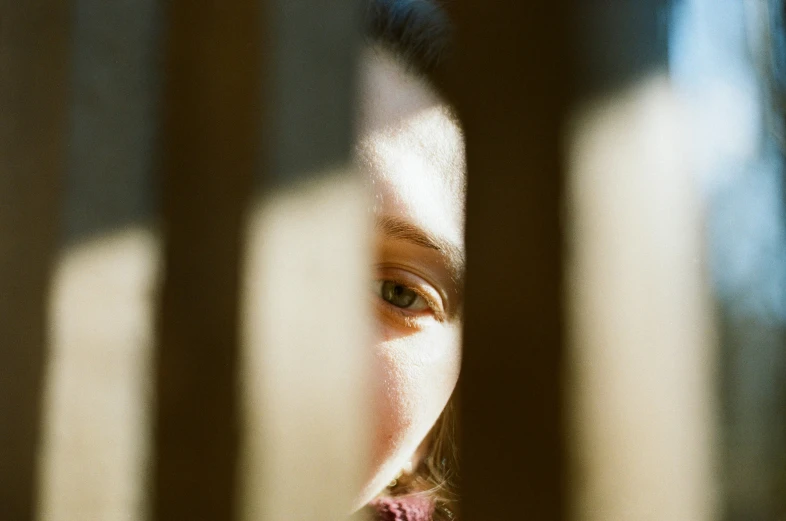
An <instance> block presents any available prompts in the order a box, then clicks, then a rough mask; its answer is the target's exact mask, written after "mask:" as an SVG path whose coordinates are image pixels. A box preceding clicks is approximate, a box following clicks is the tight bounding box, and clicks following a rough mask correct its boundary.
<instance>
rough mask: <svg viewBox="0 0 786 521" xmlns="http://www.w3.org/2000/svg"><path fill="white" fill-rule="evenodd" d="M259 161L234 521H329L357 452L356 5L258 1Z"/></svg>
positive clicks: (361, 233)
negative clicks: (238, 506)
mask: <svg viewBox="0 0 786 521" xmlns="http://www.w3.org/2000/svg"><path fill="white" fill-rule="evenodd" d="M265 4H266V8H267V14H266V15H265V17H264V18H265V19H266V20H267V22H268V24H269V25H268V29H266V35H267V36H269V37H268V38H267V43H268V45H269V47H268V48H266V51H267V52H266V57H268V58H269V60H268V61H267V66H268V68H269V71H270V73H269V76H268V77H269V78H270V81H269V82H267V83H266V84H265V85H264V93H265V98H264V105H265V107H266V111H267V113H266V116H267V117H266V118H265V120H264V131H265V137H266V139H265V141H264V146H265V149H266V152H267V153H266V157H265V161H264V163H263V164H264V170H263V174H264V175H263V176H262V179H261V184H262V187H263V191H262V194H261V196H260V198H259V201H258V205H257V206H256V210H257V211H256V212H255V214H254V217H253V219H252V220H251V221H250V223H249V224H250V226H249V228H248V230H249V260H248V261H247V265H246V273H247V279H246V283H247V284H248V286H247V290H248V293H247V295H246V300H245V305H246V309H245V312H244V318H245V321H244V322H245V323H244V330H245V334H246V336H245V340H246V345H245V352H244V372H245V373H244V376H245V377H246V381H245V386H244V387H245V390H246V397H245V398H246V409H245V414H246V416H245V419H246V421H247V423H246V428H247V431H246V433H245V434H246V436H245V440H246V441H245V444H244V447H245V449H246V452H245V453H244V457H245V458H247V459H246V460H245V463H246V465H245V468H244V471H245V472H244V475H245V477H246V478H247V482H246V484H245V488H244V491H245V500H244V508H245V512H244V519H246V520H247V521H257V520H259V519H270V520H279V519H281V520H284V519H286V520H288V521H310V520H314V519H342V518H344V517H346V516H347V515H348V513H349V512H350V511H351V510H352V507H353V506H358V505H353V500H354V501H357V498H355V497H353V496H355V495H356V494H357V489H358V488H359V485H360V483H359V482H360V478H361V469H362V466H361V465H362V462H363V461H364V457H365V456H366V454H367V453H368V451H367V439H368V436H367V435H366V430H367V429H368V426H369V425H370V424H371V422H370V421H369V420H368V418H367V415H366V409H367V403H366V401H367V400H366V393H365V389H366V386H365V383H366V382H365V367H366V365H370V364H367V359H366V353H368V346H367V344H366V340H367V335H366V331H367V325H366V312H367V310H366V304H367V299H366V298H365V296H366V294H367V289H366V288H367V285H366V282H365V281H367V280H369V271H370V269H369V266H370V259H368V250H369V246H368V238H367V236H368V234H369V230H370V227H369V226H368V225H367V223H366V220H367V218H368V215H367V211H368V204H367V200H366V198H365V197H364V193H363V189H362V186H361V180H360V177H359V176H358V174H357V172H356V170H355V169H354V168H353V167H352V152H353V149H352V146H353V142H354V139H353V126H354V125H353V123H354V116H355V107H356V103H355V91H356V87H355V81H356V76H357V72H356V71H357V58H358V54H359V44H360V30H359V29H360V26H361V25H360V15H361V9H360V2H359V1H357V0H352V1H349V2H293V1H289V0H271V1H268V2H266V3H265Z"/></svg>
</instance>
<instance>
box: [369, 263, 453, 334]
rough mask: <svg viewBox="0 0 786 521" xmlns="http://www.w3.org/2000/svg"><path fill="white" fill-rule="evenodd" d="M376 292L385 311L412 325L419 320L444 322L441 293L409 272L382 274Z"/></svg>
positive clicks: (374, 289)
mask: <svg viewBox="0 0 786 521" xmlns="http://www.w3.org/2000/svg"><path fill="white" fill-rule="evenodd" d="M373 292H374V295H375V296H376V298H377V299H378V300H379V302H380V306H381V307H382V308H383V311H385V312H386V313H387V314H393V315H395V316H397V317H400V318H404V319H405V320H406V322H407V324H408V325H411V324H413V322H412V321H413V320H416V319H417V320H418V321H422V320H425V319H428V318H432V319H436V320H439V321H442V320H443V319H444V316H445V312H444V304H443V303H442V298H441V296H440V294H439V292H438V291H437V290H436V289H435V288H434V287H433V286H432V285H431V284H430V283H429V282H428V281H427V280H425V279H424V278H422V277H420V276H418V275H416V274H414V273H412V272H409V271H407V270H403V269H391V268H386V269H383V270H380V272H379V273H378V276H377V278H376V280H375V281H374V283H373Z"/></svg>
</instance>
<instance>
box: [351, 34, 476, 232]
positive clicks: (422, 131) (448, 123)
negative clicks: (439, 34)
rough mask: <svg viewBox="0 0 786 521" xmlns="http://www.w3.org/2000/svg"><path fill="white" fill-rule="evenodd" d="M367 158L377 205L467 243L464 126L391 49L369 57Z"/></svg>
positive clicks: (365, 76) (363, 140)
mask: <svg viewBox="0 0 786 521" xmlns="http://www.w3.org/2000/svg"><path fill="white" fill-rule="evenodd" d="M362 63H363V67H362V82H361V92H360V94H361V111H360V118H359V121H358V129H359V143H358V153H359V159H360V164H361V166H362V168H363V170H364V173H365V175H366V176H367V178H368V179H369V184H370V186H371V188H372V190H373V193H374V197H375V208H374V209H375V212H376V213H377V214H380V215H391V216H395V217H400V218H403V219H406V220H408V221H410V222H412V223H413V224H414V225H416V226H419V227H421V228H423V229H425V230H426V231H428V232H431V233H434V234H437V235H439V236H441V237H444V238H445V239H447V240H449V241H451V242H454V243H455V244H458V245H460V244H461V243H462V242H463V217H464V187H465V175H464V171H465V163H464V141H463V136H462V133H461V130H460V128H459V126H458V125H457V123H456V121H455V118H454V117H453V116H452V114H451V111H450V109H449V107H448V106H447V105H446V104H445V103H444V102H443V101H442V100H441V99H440V98H439V96H437V94H436V93H435V92H434V91H433V90H432V89H430V88H429V86H428V85H427V84H426V83H425V82H424V81H422V80H421V79H420V78H417V77H415V76H413V75H412V74H410V73H409V72H407V71H406V69H405V68H404V67H403V66H401V64H399V63H398V62H397V61H396V60H395V59H394V58H391V57H390V56H389V55H387V54H386V53H384V52H383V51H379V50H375V49H370V50H368V51H367V52H366V54H365V56H364V59H363V62H362Z"/></svg>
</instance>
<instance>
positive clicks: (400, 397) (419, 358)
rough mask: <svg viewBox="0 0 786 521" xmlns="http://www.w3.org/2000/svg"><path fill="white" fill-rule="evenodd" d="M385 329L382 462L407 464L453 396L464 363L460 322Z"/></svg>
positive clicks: (378, 368)
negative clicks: (408, 330)
mask: <svg viewBox="0 0 786 521" xmlns="http://www.w3.org/2000/svg"><path fill="white" fill-rule="evenodd" d="M380 333H381V338H380V341H379V342H378V343H377V344H376V345H375V346H374V349H375V357H374V358H375V361H376V364H375V372H376V374H375V379H374V381H375V396H374V398H375V416H376V422H375V427H376V428H375V431H376V432H375V442H374V462H375V465H376V466H380V465H382V464H384V463H385V462H391V461H394V462H395V463H403V462H405V461H406V460H407V458H409V457H410V456H411V454H412V452H414V451H415V449H417V447H418V445H419V444H420V442H421V441H422V440H423V438H424V437H425V436H426V434H427V433H428V431H429V430H430V429H431V426H432V425H433V424H434V422H436V420H437V418H438V417H439V415H440V413H441V412H442V409H443V408H444V406H445V404H446V403H447V400H448V398H450V395H451V393H452V392H453V389H454V387H455V385H456V380H457V378H458V367H459V363H460V345H459V336H458V328H457V327H443V326H442V325H439V326H435V327H432V328H428V329H426V330H424V331H419V332H416V333H412V334H409V335H407V336H398V337H396V336H395V335H390V334H386V332H385V331H384V330H383V331H381V332H380Z"/></svg>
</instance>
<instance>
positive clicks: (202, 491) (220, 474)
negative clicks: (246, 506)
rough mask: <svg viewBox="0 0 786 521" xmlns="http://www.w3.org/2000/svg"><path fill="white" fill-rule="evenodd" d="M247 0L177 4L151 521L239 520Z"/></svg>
mask: <svg viewBox="0 0 786 521" xmlns="http://www.w3.org/2000/svg"><path fill="white" fill-rule="evenodd" d="M257 4H258V2H255V1H253V0H226V1H222V2H216V1H212V0H197V1H193V0H175V1H173V2H170V3H169V5H168V8H169V10H168V12H167V13H165V16H166V17H167V18H166V19H167V20H168V31H167V36H166V40H167V44H166V45H167V54H166V56H167V61H166V70H165V85H166V87H165V93H164V99H163V102H164V115H163V136H162V147H163V149H162V154H163V188H162V192H163V197H162V205H163V218H164V222H163V234H164V243H165V245H164V255H165V259H164V265H163V269H164V282H163V289H162V296H161V309H160V316H159V320H160V323H159V333H158V334H159V345H158V351H157V355H156V365H157V367H156V369H157V372H156V387H155V388H156V393H157V410H156V413H155V429H154V430H155V451H154V452H155V454H154V458H155V459H154V468H155V471H154V485H153V498H152V509H153V519H156V520H160V521H165V520H166V521H170V520H174V519H183V520H186V519H189V520H191V519H193V520H196V519H199V520H215V521H218V520H221V521H227V520H231V519H234V518H235V510H236V509H235V496H236V492H235V491H236V485H237V479H236V476H237V471H236V466H237V462H236V458H237V451H238V425H239V421H238V407H237V400H236V398H237V396H236V395H237V378H236V373H237V360H238V343H239V340H238V309H239V274H240V258H241V250H242V248H241V242H242V241H241V236H242V233H241V223H242V219H243V217H244V208H245V206H246V205H245V203H246V201H247V198H248V196H249V193H250V190H251V187H252V177H253V168H254V165H255V159H256V155H255V154H256V152H255V150H256V145H257V135H256V128H257V122H258V110H257V109H258V106H257V97H258V95H257V94H258V90H259V80H258V74H259V70H260V57H259V33H258V23H259V13H258V12H257V10H258V9H257Z"/></svg>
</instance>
